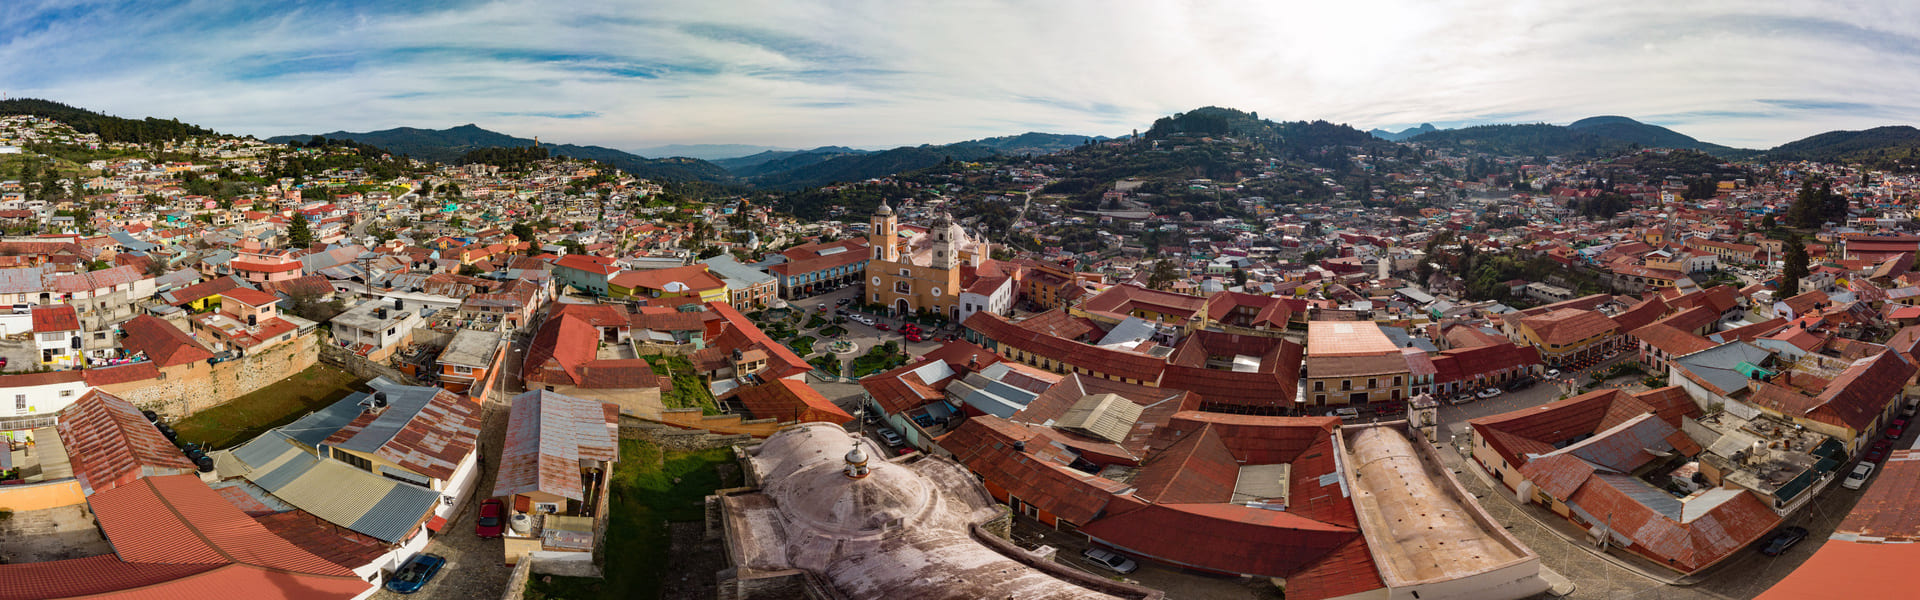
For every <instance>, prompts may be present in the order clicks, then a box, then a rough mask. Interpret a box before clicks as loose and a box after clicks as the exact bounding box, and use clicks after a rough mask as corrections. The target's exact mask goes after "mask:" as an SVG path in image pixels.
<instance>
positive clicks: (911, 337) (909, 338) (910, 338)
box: [906, 333, 920, 342]
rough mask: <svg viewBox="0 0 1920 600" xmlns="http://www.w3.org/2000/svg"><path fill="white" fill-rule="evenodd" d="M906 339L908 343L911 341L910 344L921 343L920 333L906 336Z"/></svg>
mask: <svg viewBox="0 0 1920 600" xmlns="http://www.w3.org/2000/svg"><path fill="white" fill-rule="evenodd" d="M906 337H907V341H909V342H918V341H920V334H918V333H909V334H907V336H906Z"/></svg>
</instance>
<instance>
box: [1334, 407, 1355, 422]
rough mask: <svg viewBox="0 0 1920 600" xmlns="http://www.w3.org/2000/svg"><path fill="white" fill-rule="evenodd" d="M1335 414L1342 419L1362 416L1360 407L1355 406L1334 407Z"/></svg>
mask: <svg viewBox="0 0 1920 600" xmlns="http://www.w3.org/2000/svg"><path fill="white" fill-rule="evenodd" d="M1333 416H1336V417H1340V418H1342V419H1358V418H1360V409H1358V408H1353V407H1347V408H1336V409H1333Z"/></svg>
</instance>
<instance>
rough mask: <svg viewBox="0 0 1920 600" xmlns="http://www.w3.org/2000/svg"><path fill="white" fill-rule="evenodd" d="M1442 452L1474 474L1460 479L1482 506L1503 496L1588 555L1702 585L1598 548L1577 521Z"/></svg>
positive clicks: (1673, 581)
mask: <svg viewBox="0 0 1920 600" xmlns="http://www.w3.org/2000/svg"><path fill="white" fill-rule="evenodd" d="M1440 450H1441V451H1440V452H1439V454H1440V455H1441V456H1442V457H1443V459H1442V460H1443V461H1444V462H1446V463H1448V465H1447V466H1449V467H1452V468H1454V469H1457V470H1460V471H1464V472H1469V473H1472V474H1473V477H1461V478H1459V479H1460V483H1461V484H1462V485H1465V486H1466V488H1467V490H1468V491H1469V492H1471V493H1473V495H1474V496H1477V497H1479V498H1480V501H1481V505H1482V506H1484V507H1486V508H1488V509H1489V510H1490V511H1491V509H1492V508H1494V507H1492V506H1487V504H1488V503H1489V501H1488V500H1487V498H1489V497H1492V496H1499V497H1500V500H1499V501H1498V502H1500V503H1502V504H1505V505H1506V506H1507V507H1508V508H1510V509H1512V510H1513V512H1517V513H1519V514H1522V515H1525V516H1526V518H1527V519H1529V520H1531V521H1533V522H1534V524H1536V525H1539V526H1540V527H1541V528H1542V529H1545V530H1546V531H1548V532H1551V533H1552V534H1553V535H1555V536H1558V537H1559V538H1560V539H1561V541H1563V542H1565V543H1566V545H1568V546H1572V547H1575V548H1579V549H1581V550H1584V551H1586V552H1587V553H1588V554H1591V555H1593V556H1596V557H1599V558H1602V559H1605V560H1606V561H1607V562H1609V563H1612V564H1613V565H1614V566H1617V567H1619V568H1621V569H1624V570H1626V571H1628V572H1630V573H1633V574H1636V575H1639V576H1641V577H1645V578H1647V579H1649V580H1652V581H1656V582H1659V583H1663V584H1666V585H1672V586H1690V585H1693V584H1695V583H1698V582H1699V581H1700V579H1701V578H1699V577H1698V576H1697V575H1695V576H1682V575H1680V574H1679V573H1676V572H1674V571H1672V570H1670V569H1667V568H1665V567H1662V566H1660V565H1658V564H1656V563H1654V562H1652V561H1649V560H1647V559H1645V558H1642V557H1640V556H1638V555H1631V554H1629V555H1625V556H1622V555H1619V554H1615V553H1614V552H1612V550H1613V548H1609V549H1608V550H1600V549H1598V548H1595V547H1594V546H1593V544H1592V543H1591V542H1590V541H1589V540H1590V539H1591V538H1590V537H1589V536H1588V534H1587V532H1586V530H1584V529H1581V528H1580V527H1579V526H1578V525H1574V524H1573V522H1571V521H1568V520H1567V519H1566V518H1565V517H1561V516H1560V515H1558V514H1554V512H1553V511H1551V510H1548V509H1546V508H1543V507H1541V506H1539V505H1536V504H1532V503H1528V502H1521V501H1520V500H1519V499H1517V498H1514V497H1513V493H1512V492H1510V491H1508V490H1507V488H1506V486H1503V485H1500V484H1499V483H1498V482H1496V481H1494V479H1493V476H1492V475H1490V474H1488V473H1487V472H1486V471H1485V470H1484V469H1481V468H1480V465H1479V464H1477V463H1474V462H1473V461H1472V460H1469V459H1466V458H1464V457H1461V456H1460V453H1459V452H1456V451H1454V449H1453V448H1452V447H1450V446H1449V447H1443V448H1440ZM1540 550H1541V549H1539V548H1535V552H1536V553H1539V552H1540Z"/></svg>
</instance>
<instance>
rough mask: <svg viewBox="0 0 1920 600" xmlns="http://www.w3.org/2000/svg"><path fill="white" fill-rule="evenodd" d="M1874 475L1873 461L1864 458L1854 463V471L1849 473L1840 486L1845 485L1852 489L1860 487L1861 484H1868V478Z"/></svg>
mask: <svg viewBox="0 0 1920 600" xmlns="http://www.w3.org/2000/svg"><path fill="white" fill-rule="evenodd" d="M1872 476H1873V463H1870V462H1867V461H1864V460H1863V461H1860V462H1858V463H1855V464H1854V465H1853V472H1852V473H1848V474H1847V478H1846V479H1845V480H1842V481H1841V482H1840V487H1844V488H1847V489H1850V490H1857V489H1860V487H1861V486H1864V485H1866V484H1867V478H1869V477H1872Z"/></svg>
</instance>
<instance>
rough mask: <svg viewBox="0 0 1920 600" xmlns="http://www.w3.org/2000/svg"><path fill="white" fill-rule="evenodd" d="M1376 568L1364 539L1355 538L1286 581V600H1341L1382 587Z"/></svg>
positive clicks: (1383, 585) (1378, 568) (1384, 584)
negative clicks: (1335, 599)
mask: <svg viewBox="0 0 1920 600" xmlns="http://www.w3.org/2000/svg"><path fill="white" fill-rule="evenodd" d="M1386 586H1387V583H1386V581H1384V580H1382V579H1381V578H1380V567H1379V565H1376V564H1374V562H1373V554H1372V553H1371V552H1369V551H1368V550H1367V539H1366V538H1365V537H1355V538H1353V540H1352V541H1350V542H1347V543H1346V545H1343V546H1341V547H1339V548H1338V549H1335V550H1334V551H1333V552H1329V553H1327V555H1326V556H1325V557H1322V558H1321V559H1320V561H1319V562H1316V563H1314V564H1312V565H1310V566H1308V567H1307V568H1305V569H1302V570H1301V571H1300V572H1299V573H1297V574H1295V575H1293V576H1292V577H1288V578H1287V599H1288V600H1325V599H1327V598H1345V597H1348V596H1352V595H1355V594H1359V593H1362V592H1370V591H1373V590H1377V589H1380V588H1383V587H1386Z"/></svg>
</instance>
